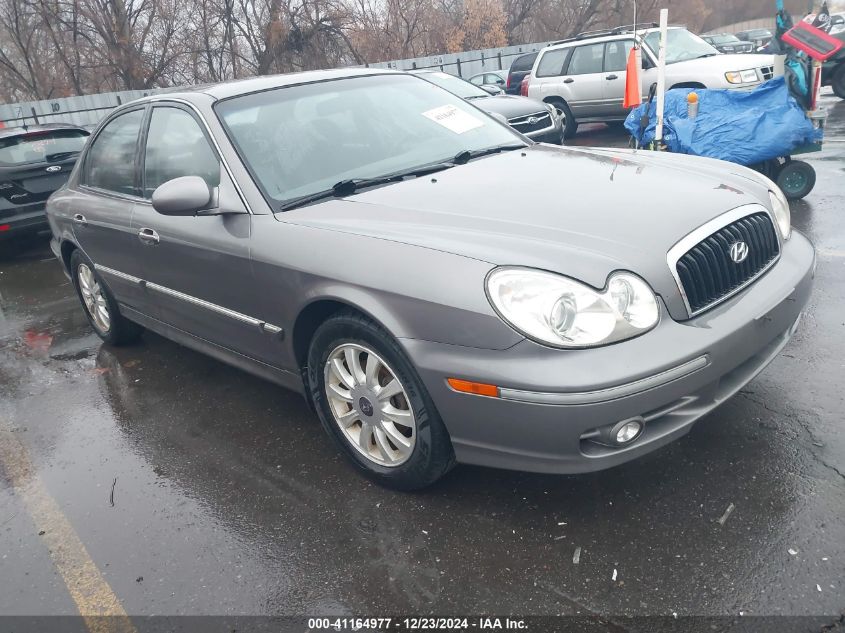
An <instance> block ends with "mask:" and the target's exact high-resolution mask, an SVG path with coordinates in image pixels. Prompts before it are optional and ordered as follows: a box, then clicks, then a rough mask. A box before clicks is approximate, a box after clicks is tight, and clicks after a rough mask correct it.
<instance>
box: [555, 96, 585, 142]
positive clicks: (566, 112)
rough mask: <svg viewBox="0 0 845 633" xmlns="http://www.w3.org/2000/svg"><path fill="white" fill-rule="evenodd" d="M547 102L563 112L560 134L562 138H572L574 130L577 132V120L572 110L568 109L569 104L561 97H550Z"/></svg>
mask: <svg viewBox="0 0 845 633" xmlns="http://www.w3.org/2000/svg"><path fill="white" fill-rule="evenodd" d="M548 103H551V104H552V105H553V106H554V107H556V108H558V109H559V110H560V111H561V112H563V126H562V127H561V134H560V135H561V137H562V140H569V139H571V138H573V137H574V136H575V134H576V132H578V121H576V120H575V117H574V116H573V115H572V110H570V109H569V105H568V104H567V103H566V101H564V100H563V99H550V100H549V101H548Z"/></svg>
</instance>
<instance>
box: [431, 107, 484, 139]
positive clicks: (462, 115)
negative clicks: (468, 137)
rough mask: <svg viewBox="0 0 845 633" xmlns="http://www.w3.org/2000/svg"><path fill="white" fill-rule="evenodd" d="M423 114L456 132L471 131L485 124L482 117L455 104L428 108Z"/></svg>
mask: <svg viewBox="0 0 845 633" xmlns="http://www.w3.org/2000/svg"><path fill="white" fill-rule="evenodd" d="M422 115H423V116H424V117H427V118H429V119H431V120H432V121H434V122H435V123H439V124H440V125H442V126H443V127H445V128H446V129H447V130H451V131H452V132H454V133H455V134H463V133H464V132H469V131H470V130H474V129H475V128H477V127H481V126H482V125H484V122H483V121H481V120H480V119H476V118H475V117H474V116H472V115H471V114H468V113H467V112H464V111H463V110H459V109H458V108H456V107H455V106H453V105H444V106H440V107H439V108H434V109H433V110H427V111H425V112H423V113H422Z"/></svg>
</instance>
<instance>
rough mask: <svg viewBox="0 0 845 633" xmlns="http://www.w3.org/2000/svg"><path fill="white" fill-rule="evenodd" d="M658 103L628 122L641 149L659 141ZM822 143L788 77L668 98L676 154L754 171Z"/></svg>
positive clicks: (666, 138)
mask: <svg viewBox="0 0 845 633" xmlns="http://www.w3.org/2000/svg"><path fill="white" fill-rule="evenodd" d="M690 92H695V93H697V94H698V115H697V116H696V117H695V118H693V119H690V118H689V114H688V105H687V95H688V94H689V93H690ZM656 110H657V106H656V103H650V104H649V103H644V104H642V105H641V106H639V107H638V108H635V109H634V110H633V111H632V112H631V113H630V114H629V115H628V118H627V119H626V120H625V128H626V129H627V130H628V131H629V132H630V133H631V135H632V136H634V138H636V139H637V140H638V141H639V142H640V145H646V144H648V143H650V142H651V141H653V140H654V132H655V128H656V127H657V116H656ZM646 112H648V126H647V127H646V128H645V131H644V133H642V134H641V133H640V120H641V119H642V117H643V115H644V114H645V113H646ZM821 139H822V130H820V129H816V128H814V127H813V124H812V122H811V121H810V120H809V119H808V118H807V116H806V115H805V113H804V110H802V109H801V106H800V105H798V102H797V101H796V100H795V99H794V98H793V97H792V96H791V95H790V94H789V89H788V88H787V86H786V82H785V81H784V78H783V77H778V78H776V79H772V80H770V81H767V82H766V83H764V84H762V85H761V86H759V87H758V88H757V89H755V90H753V91H750V92H744V91H739V90H700V89H689V88H678V89H675V90H669V91H667V92H666V101H665V109H664V117H663V142H664V143H666V145H667V147H668V148H669V150H670V151H672V152H677V153H680V154H693V155H695V156H708V157H710V158H720V159H722V160H727V161H730V162H733V163H739V164H740V165H753V164H755V163H761V162H763V161H765V160H769V159H771V158H777V157H779V156H789V154H790V153H791V152H792V151H793V150H795V149H797V148H798V147H801V146H802V145H808V144H810V143H816V142H819V141H821Z"/></svg>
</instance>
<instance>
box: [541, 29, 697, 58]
mask: <svg viewBox="0 0 845 633" xmlns="http://www.w3.org/2000/svg"><path fill="white" fill-rule="evenodd" d="M683 28H686V27H684V26H680V25H677V24H675V25H672V26H670V27H669V30H672V29H683ZM659 30H660V29H659V28H657V27H655V26H649V27H647V28H638V29H637V30H636V35H637V36H638V37H640V38H643V37H645V36H646V35H649V34H651V33H654V32H656V31H659ZM634 34H635V33H634V31H633V29H632V28H631V27H625V26H619V27H616V28H615V29H605V30H602V31H587V32H584V33H579V34H578V35H576V36H574V37H570V38H567V39H565V40H558V41H557V42H553V43H552V44H549V45H548V46H547V47H546V48H544V49H543V50H542V51H540V52H544V51H549V50H556V49H560V48H570V47H572V46H578V45H580V44H601V43H603V42H613V41H616V40H622V39H630V38H631V37H633V36H634Z"/></svg>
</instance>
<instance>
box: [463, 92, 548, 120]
mask: <svg viewBox="0 0 845 633" xmlns="http://www.w3.org/2000/svg"><path fill="white" fill-rule="evenodd" d="M470 103H472V104H474V105H477V106H478V107H479V108H481V109H482V110H484V111H485V112H490V113H495V114H501V115H502V116H503V117H505V118H506V119H513V118H515V117H521V116H528V115H529V114H537V113H538V112H540V113H542V112H547V111H548V110H547V109H546V106H545V104H543V103H540V102H539V101H536V100H534V99H529V98H528V97H518V96H515V95H495V96H490V97H485V98H483V99H482V98H479V99H473V100H472V101H470Z"/></svg>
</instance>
